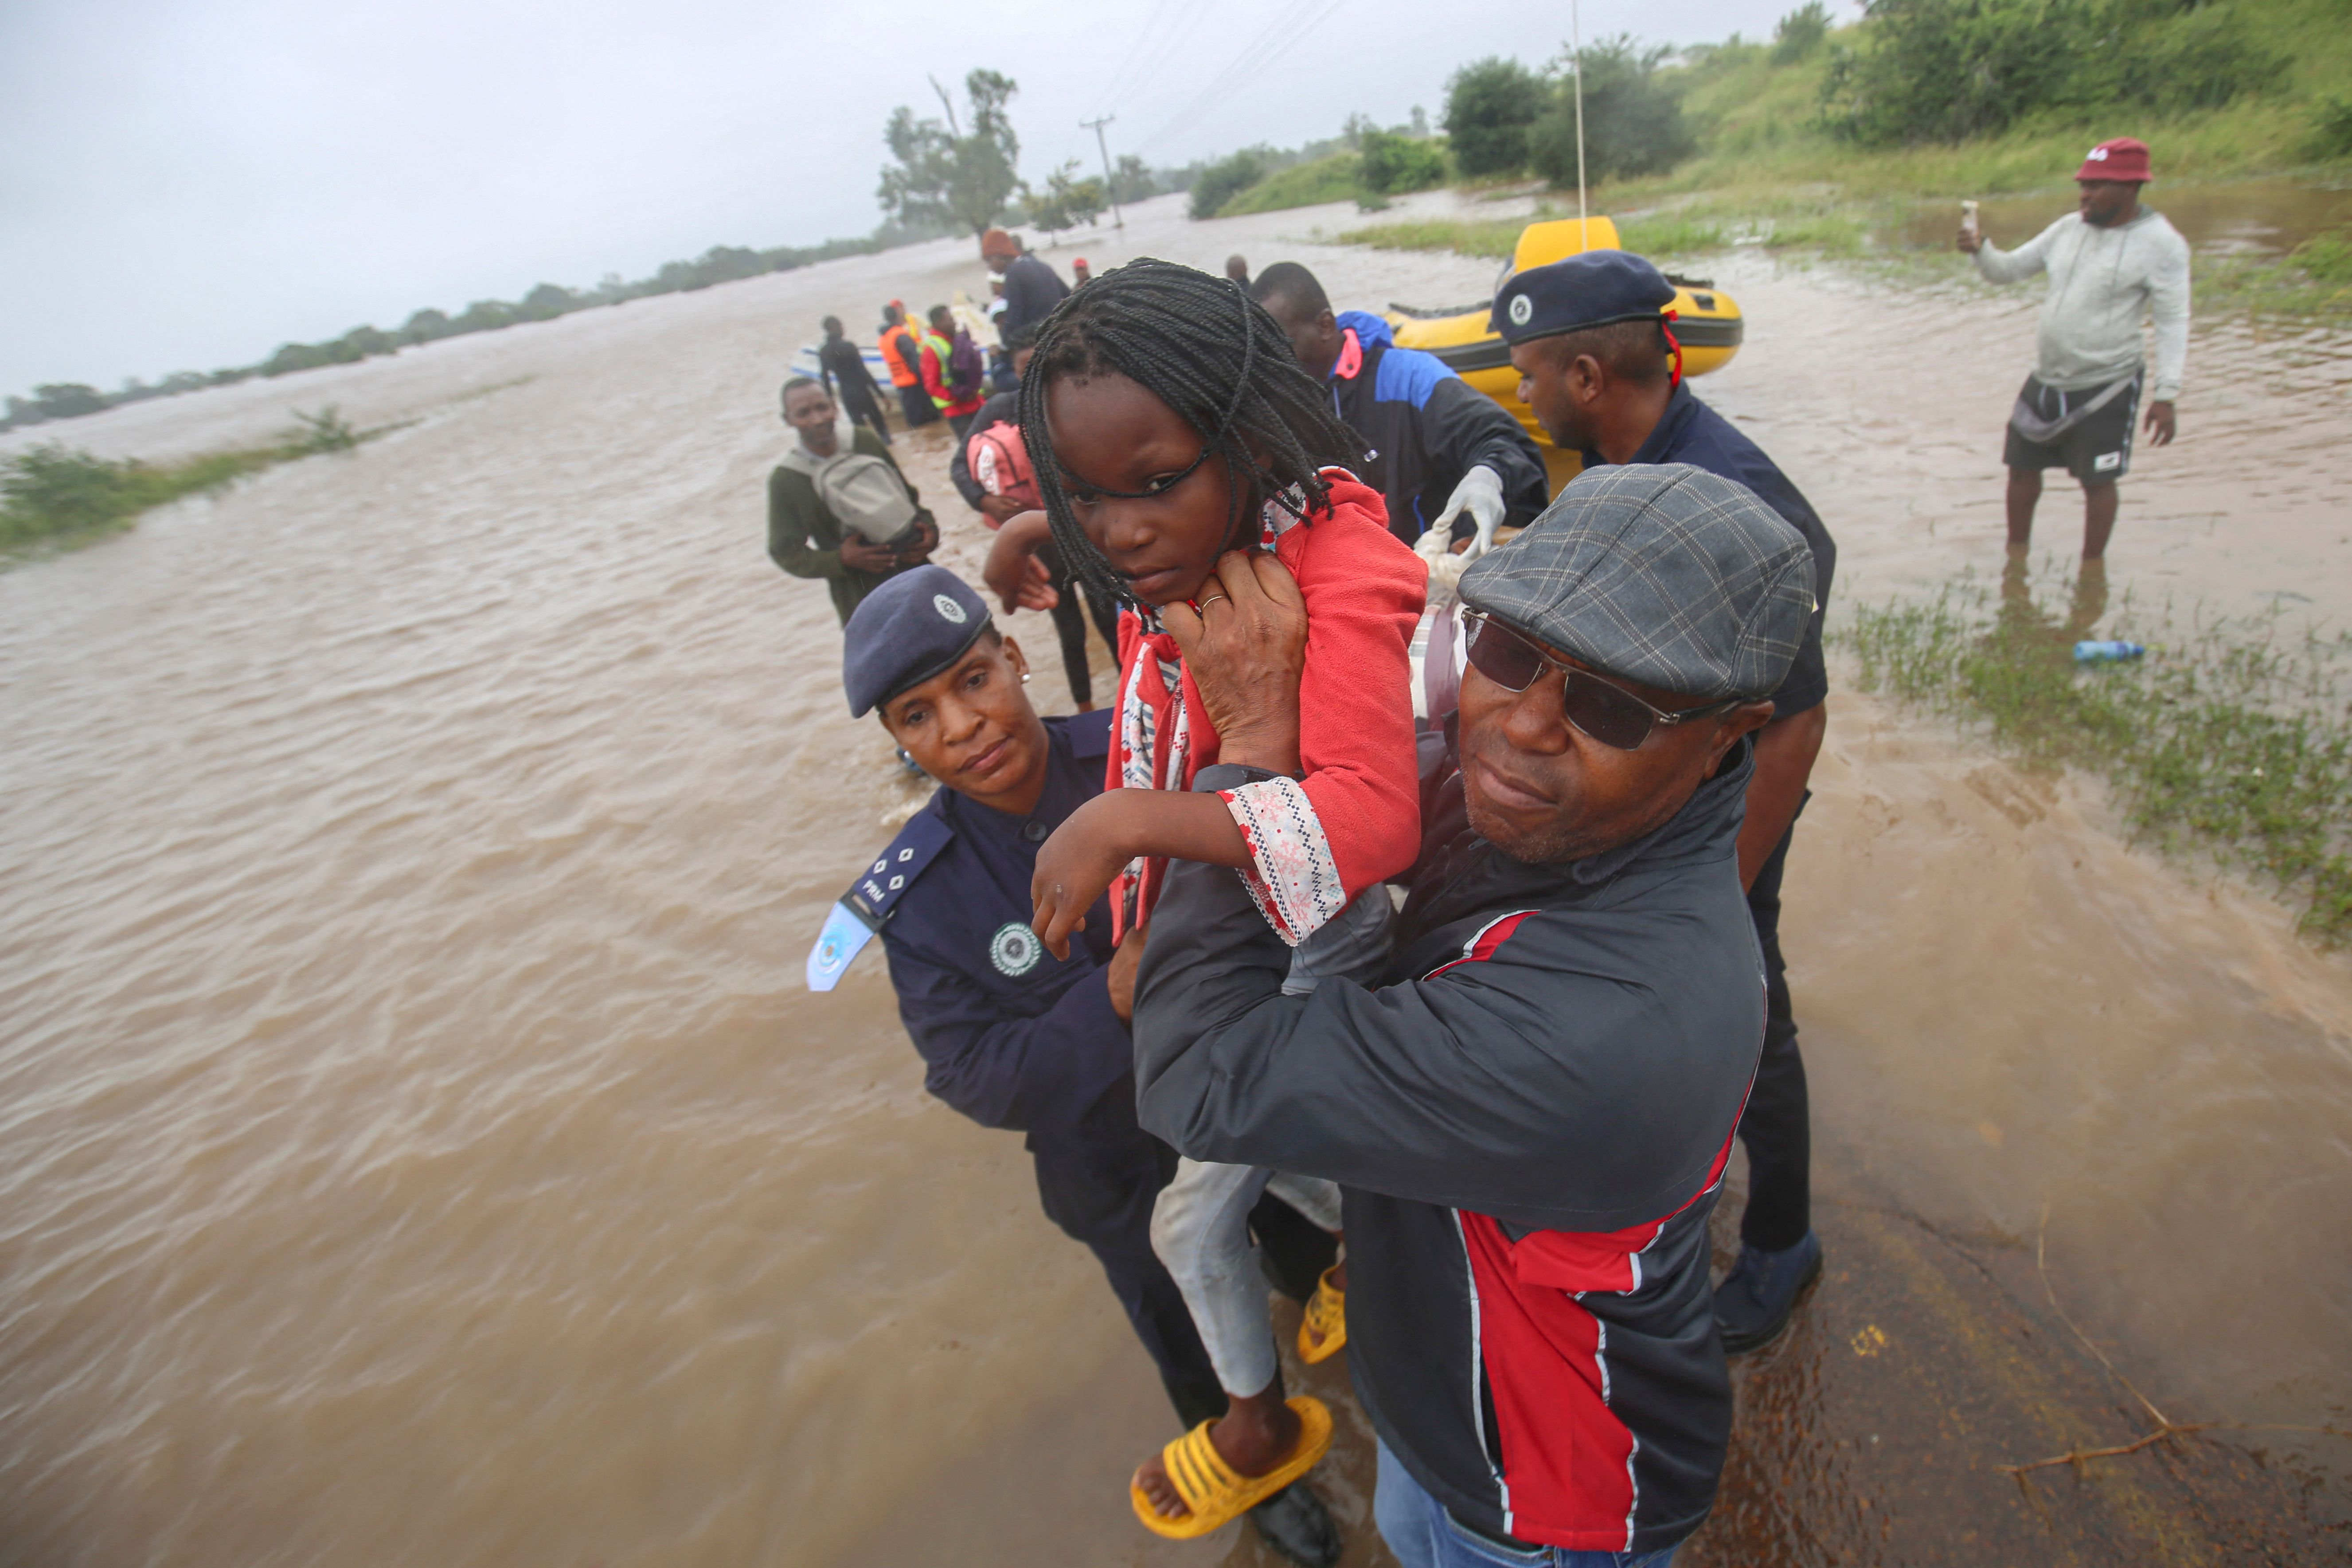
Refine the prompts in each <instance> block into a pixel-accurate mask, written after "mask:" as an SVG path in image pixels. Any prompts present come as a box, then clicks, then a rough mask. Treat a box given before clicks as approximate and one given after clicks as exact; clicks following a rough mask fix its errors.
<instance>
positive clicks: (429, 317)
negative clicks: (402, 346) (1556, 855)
mask: <svg viewBox="0 0 2352 1568" xmlns="http://www.w3.org/2000/svg"><path fill="white" fill-rule="evenodd" d="M450 331H452V329H451V327H450V325H449V318H448V317H447V316H446V315H444V314H442V313H441V312H440V311H438V310H433V309H431V308H429V307H428V308H426V309H425V310H419V311H417V312H416V313H415V314H414V315H412V316H410V317H409V318H408V320H407V321H404V322H402V323H401V327H400V335H401V336H402V337H404V338H405V339H407V340H408V341H409V342H412V343H429V342H432V341H433V340H434V339H436V338H446V337H447V336H448V335H449V333H450Z"/></svg>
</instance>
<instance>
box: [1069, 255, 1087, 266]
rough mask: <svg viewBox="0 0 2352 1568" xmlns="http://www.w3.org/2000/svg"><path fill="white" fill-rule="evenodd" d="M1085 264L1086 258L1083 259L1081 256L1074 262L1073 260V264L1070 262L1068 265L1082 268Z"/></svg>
mask: <svg viewBox="0 0 2352 1568" xmlns="http://www.w3.org/2000/svg"><path fill="white" fill-rule="evenodd" d="M1086 264H1087V258H1085V257H1083V256H1081V257H1079V258H1077V259H1076V260H1075V261H1073V262H1071V263H1070V265H1071V266H1073V267H1084V266H1085V265H1086Z"/></svg>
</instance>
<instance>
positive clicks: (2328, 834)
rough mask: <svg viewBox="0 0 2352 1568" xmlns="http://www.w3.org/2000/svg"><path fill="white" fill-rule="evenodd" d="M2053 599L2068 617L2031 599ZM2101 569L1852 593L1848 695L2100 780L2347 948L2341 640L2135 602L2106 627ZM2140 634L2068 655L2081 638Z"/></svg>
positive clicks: (2161, 833)
mask: <svg viewBox="0 0 2352 1568" xmlns="http://www.w3.org/2000/svg"><path fill="white" fill-rule="evenodd" d="M2059 595H2064V596H2065V597H2066V599H2067V600H2068V604H2067V608H2066V613H2065V614H2063V616H2062V615H2059V614H2057V613H2055V612H2054V611H2052V610H2045V609H2043V608H2042V605H2041V603H2040V602H2039V601H2040V599H2042V598H2043V597H2048V598H2051V599H2052V600H2053V602H2054V601H2055V599H2056V598H2057V597H2058V596H2059ZM2105 616H2106V595H2105V586H2104V579H2098V578H2085V579H2082V580H2078V581H2076V582H2074V583H2072V584H2064V583H2057V584H2053V583H2051V582H2049V581H2047V580H2044V581H2042V582H2041V583H2033V582H2029V581H2028V580H2027V578H2026V575H2025V574H2024V573H2023V571H2022V570H2021V569H2015V568H2013V569H2012V570H2011V573H2010V574H2008V576H2006V577H2005V578H2004V579H2003V581H2002V582H2001V584H2000V585H1999V586H1998V587H1996V586H1994V585H1993V584H1988V583H1985V582H1983V581H1982V580H1979V579H1976V578H1973V577H1964V578H1963V579H1961V580H1960V581H1959V582H1958V583H1956V584H1951V585H1949V586H1948V587H1947V588H1946V589H1945V590H1944V591H1943V592H1942V593H1940V594H1939V595H1937V597H1936V598H1934V599H1933V600H1929V601H1927V602H1924V603H1919V602H1911V603H1905V602H1893V603H1885V604H1878V605H1858V606H1856V607H1855V608H1853V610H1852V612H1851V613H1850V615H1849V616H1848V617H1847V618H1846V620H1845V622H1844V624H1843V625H1842V626H1837V627H1835V628H1833V630H1832V642H1833V643H1834V644H1836V645H1838V646H1842V647H1846V648H1848V649H1850V650H1851V651H1852V652H1853V654H1854V656H1855V657H1856V658H1857V659H1858V660H1859V662H1860V664H1861V681H1860V684H1861V686H1862V687H1863V689H1864V690H1884V691H1886V692H1888V693H1890V694H1891V695H1893V696H1894V697H1895V698H1897V699H1899V700H1903V701H1906V702H1908V703H1912V704H1915V705H1917V706H1920V707H1924V708H1927V709H1930V710H1935V711H1937V712H1940V713H1943V714H1946V715H1948V716H1950V717H1953V718H1956V719H1958V720H1959V721H1962V722H1963V723H1965V724H1968V725H1970V726H1972V727H1976V728H1978V729H1979V731H1981V732H1982V733H1983V734H1984V735H1985V736H1986V737H1987V738H1988V739H1989V740H1990V742H1992V744H1993V745H1994V746H1996V747H1997V748H1999V749H2000V750H2001V751H2002V752H2006V753H2008V754H2009V755H2011V756H2012V757H2014V758H2016V759H2018V760H2019V761H2021V762H2022V763H2026V764H2028V765H2035V766H2044V767H2057V766H2074V767H2079V768H2082V769H2084V770H2085V771H2087V772H2090V773H2094V774H2095V775H2097V776H2099V777H2101V778H2103V779H2105V781H2106V783H2107V784H2108V785H2109V787H2110V788H2111V789H2112V790H2113V791H2114V792H2115V796H2116V801H2117V804H2118V805H2120V807H2121V808H2122V811H2123V814H2124V819H2125V822H2126V826H2127V827H2128V829H2129V831H2130V832H2131V833H2132V834H2133V836H2134V837H2137V838H2138V839H2140V840H2142V841H2145V842H2148V843H2151V844H2153V845H2155V846H2156V847H2158V848H2159V849H2162V850H2164V851H2166V852H2167V853H2170V854H2174V855H2181V856H2189V857H2192V858H2209V859H2210V860H2212V861H2216V862H2219V863H2221V864H2223V865H2228V866H2232V867H2235V868H2240V869H2242V870H2245V871H2247V872H2250V873H2252V875H2254V876H2255V877H2257V878H2258V879H2262V880H2263V881H2266V882H2267V883H2269V884H2270V885H2271V886H2273V887H2274V888H2276V889H2278V890H2279V891H2280V892H2281V893H2282V894H2283V895H2284V896H2285V897H2286V898H2287V899H2289V900H2291V901H2293V902H2294V903H2295V904H2298V905H2300V906H2301V909H2302V921H2301V923H2302V926H2303V929H2304V930H2305V931H2306V932H2308V933H2309V934H2310V935H2312V936H2313V937H2315V938H2316V939H2317V940H2318V941H2320V942H2323V943H2325V944H2326V945H2329V946H2342V945H2345V944H2346V943H2347V942H2352V700H2347V691H2352V679H2347V676H2352V636H2347V635H2343V634H2338V635H2336V636H2335V637H2327V636H2325V635H2323V634H2322V633H2320V632H2319V631H2317V630H2315V629H2313V628H2310V627H2304V628H2300V629H2297V628H2291V627H2289V626H2287V625H2286V624H2285V622H2284V620H2283V619H2281V618H2279V617H2275V616H2273V617H2268V618H2255V619H2237V618H2217V617H2213V616H2209V615H2205V614H2203V613H2201V612H2194V611H2192V612H2190V613H2189V614H2188V615H2187V616H2181V615H2179V614H2177V613H2176V612H2175V611H2174V610H2173V609H2172V608H2171V607H2170V606H2169V605H2168V606H2165V607H2163V608H2161V609H2158V610H2157V611H2155V612H2153V613H2142V612H2141V611H2140V610H2139V609H2138V608H2137V606H2134V605H2131V604H2130V603H2129V601H2128V598H2126V603H2125V605H2123V606H2122V607H2121V608H2120V609H2119V610H2118V612H2117V614H2116V616H2114V617H2113V618H2112V619H2111V620H2109V621H2108V624H2107V626H2106V627H2105V630H2103V631H2100V632H2096V633H2095V632H2094V631H2093V630H2092V627H2093V626H2095V625H2097V624H2098V623H2099V622H2100V621H2101V620H2102V619H2103V618H2105ZM2092 636H2101V637H2121V638H2126V639H2128V640H2131V641H2136V642H2142V643H2145V644H2147V647H2148V652H2147V657H2146V658H2144V659H2141V660H2138V661H2136V662H2133V663H2127V664H2107V665H2087V666H2085V665H2078V664H2076V663H2075V662H2074V657H2073V652H2072V649H2073V646H2074V643H2075V641H2076V640H2077V639H2079V638H2083V637H2092Z"/></svg>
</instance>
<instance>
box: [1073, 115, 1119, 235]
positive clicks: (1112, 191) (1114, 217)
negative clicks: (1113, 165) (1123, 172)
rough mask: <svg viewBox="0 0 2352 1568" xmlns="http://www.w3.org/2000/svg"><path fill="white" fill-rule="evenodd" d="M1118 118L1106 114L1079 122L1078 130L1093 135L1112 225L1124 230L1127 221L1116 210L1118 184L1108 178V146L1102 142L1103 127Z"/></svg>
mask: <svg viewBox="0 0 2352 1568" xmlns="http://www.w3.org/2000/svg"><path fill="white" fill-rule="evenodd" d="M1117 119H1118V115H1116V114H1106V115H1104V116H1103V117H1102V118H1101V119H1100V120H1081V121H1078V129H1079V130H1081V131H1091V132H1094V133H1095V151H1096V152H1097V153H1101V154H1102V165H1103V195H1104V196H1105V197H1106V198H1108V200H1109V202H1110V216H1111V221H1112V223H1113V224H1114V225H1115V226H1118V227H1119V228H1125V227H1126V226H1127V219H1126V218H1125V217H1124V216H1121V215H1120V213H1119V210H1118V181H1116V180H1114V179H1112V178H1111V176H1110V144H1109V143H1108V142H1105V141H1104V140H1103V127H1104V126H1106V125H1108V124H1109V123H1110V122H1111V121H1114V120H1117Z"/></svg>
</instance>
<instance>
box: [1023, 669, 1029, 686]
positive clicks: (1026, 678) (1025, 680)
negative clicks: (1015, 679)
mask: <svg viewBox="0 0 2352 1568" xmlns="http://www.w3.org/2000/svg"><path fill="white" fill-rule="evenodd" d="M1021 684H1022V685H1024V686H1026V685H1028V684H1029V672H1028V671H1027V670H1025V669H1024V670H1023V671H1022V672H1021Z"/></svg>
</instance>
